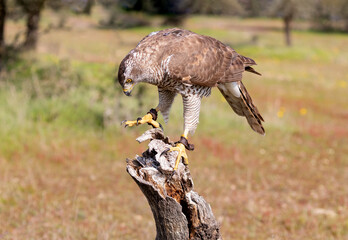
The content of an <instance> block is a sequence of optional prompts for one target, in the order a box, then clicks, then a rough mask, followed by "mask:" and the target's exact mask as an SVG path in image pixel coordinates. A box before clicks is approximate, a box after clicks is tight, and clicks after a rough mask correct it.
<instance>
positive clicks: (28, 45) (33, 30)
mask: <svg viewBox="0 0 348 240" xmlns="http://www.w3.org/2000/svg"><path fill="white" fill-rule="evenodd" d="M17 2H18V4H19V5H21V6H22V8H23V10H24V12H25V13H26V14H27V30H26V39H25V41H24V44H23V47H24V48H25V49H35V48H36V46H37V41H38V32H39V22H40V14H41V10H42V9H43V7H44V3H45V0H17Z"/></svg>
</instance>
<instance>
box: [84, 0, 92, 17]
mask: <svg viewBox="0 0 348 240" xmlns="http://www.w3.org/2000/svg"><path fill="white" fill-rule="evenodd" d="M94 4H95V1H94V0H86V3H85V6H84V7H83V9H82V13H83V14H87V15H90V14H91V12H92V8H93V6H94Z"/></svg>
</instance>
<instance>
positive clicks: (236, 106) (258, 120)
mask: <svg viewBox="0 0 348 240" xmlns="http://www.w3.org/2000/svg"><path fill="white" fill-rule="evenodd" d="M218 88H219V90H220V92H221V93H222V95H223V96H224V97H225V99H226V101H227V102H228V104H229V105H230V106H231V108H232V109H233V111H234V112H235V113H237V114H238V115H240V116H244V117H245V118H246V119H247V121H248V123H249V125H250V127H251V128H252V129H253V130H254V131H255V132H257V133H260V134H262V135H264V134H265V129H264V128H263V126H262V121H264V120H263V118H262V116H261V114H260V112H259V110H258V109H257V107H256V106H255V105H254V104H253V101H252V99H251V97H250V95H249V93H248V91H247V90H246V88H245V87H244V85H243V83H242V82H241V81H239V82H228V83H221V84H219V85H218Z"/></svg>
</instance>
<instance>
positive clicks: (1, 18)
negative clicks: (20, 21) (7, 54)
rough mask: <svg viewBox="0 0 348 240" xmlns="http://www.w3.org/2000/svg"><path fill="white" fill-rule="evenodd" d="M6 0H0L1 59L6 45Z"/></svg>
mask: <svg viewBox="0 0 348 240" xmlns="http://www.w3.org/2000/svg"><path fill="white" fill-rule="evenodd" d="M5 20H6V0H0V59H1V58H2V55H3V51H4V46H5Z"/></svg>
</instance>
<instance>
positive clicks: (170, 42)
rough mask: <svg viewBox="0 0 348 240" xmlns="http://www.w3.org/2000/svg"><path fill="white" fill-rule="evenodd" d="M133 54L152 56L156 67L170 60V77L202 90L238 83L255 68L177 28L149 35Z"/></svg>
mask: <svg viewBox="0 0 348 240" xmlns="http://www.w3.org/2000/svg"><path fill="white" fill-rule="evenodd" d="M135 50H136V51H141V52H148V53H151V54H152V58H154V59H156V60H155V62H157V63H161V62H162V61H164V60H165V59H167V58H168V57H169V56H171V57H170V61H169V65H168V70H169V71H168V72H169V75H170V77H171V78H173V79H175V80H177V81H183V82H186V83H190V84H195V85H201V86H210V87H213V86H216V85H217V84H218V83H224V82H233V81H240V80H241V79H242V73H243V72H244V71H245V70H246V68H248V69H252V68H251V67H250V66H251V65H255V64H256V63H255V62H254V60H252V59H250V58H247V57H244V56H241V55H239V54H238V53H237V52H236V51H235V50H234V49H232V48H230V47H228V46H226V45H225V44H223V43H222V42H220V41H218V40H216V39H214V38H212V37H208V36H203V35H199V34H196V33H193V32H191V31H188V30H182V29H178V28H173V29H166V30H162V31H159V32H156V33H151V34H149V35H148V36H146V37H145V38H144V39H143V40H141V41H140V42H139V44H138V46H137V47H136V49H135ZM252 70H253V69H252ZM247 71H248V70H247ZM251 72H252V71H251ZM255 72H256V71H255Z"/></svg>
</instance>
